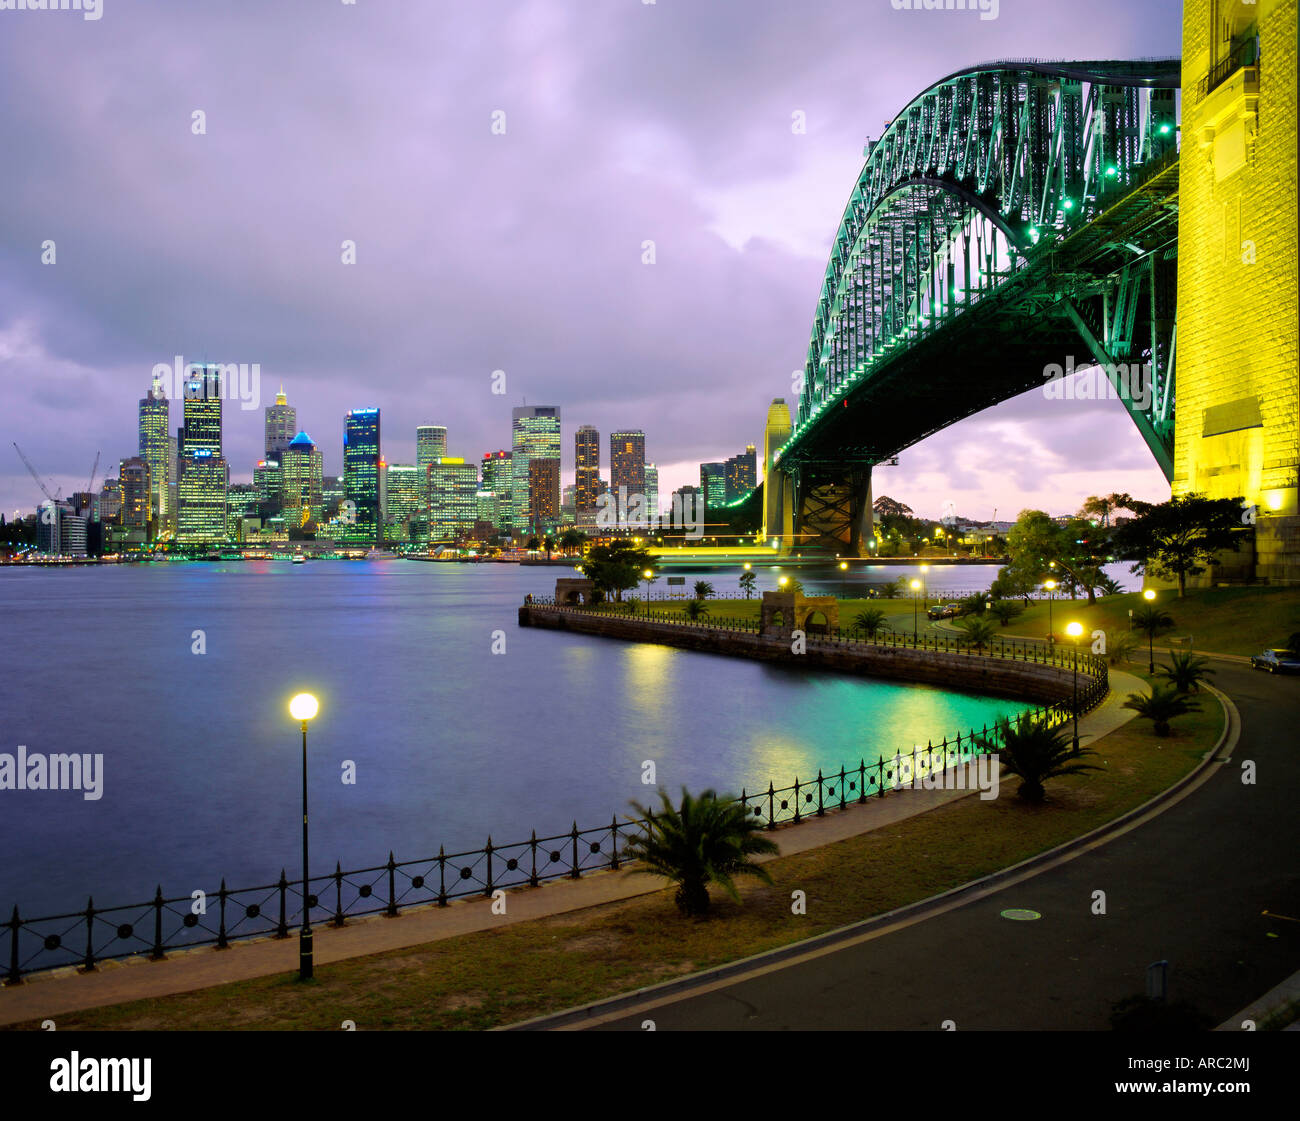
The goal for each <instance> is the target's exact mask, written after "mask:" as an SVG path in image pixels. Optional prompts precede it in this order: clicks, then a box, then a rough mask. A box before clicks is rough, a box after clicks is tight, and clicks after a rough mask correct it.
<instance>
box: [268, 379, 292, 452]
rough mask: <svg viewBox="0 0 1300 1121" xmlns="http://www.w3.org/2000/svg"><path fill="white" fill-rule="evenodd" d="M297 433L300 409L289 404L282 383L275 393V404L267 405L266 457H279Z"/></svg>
mask: <svg viewBox="0 0 1300 1121" xmlns="http://www.w3.org/2000/svg"><path fill="white" fill-rule="evenodd" d="M297 433H298V410H297V409H295V408H294V407H293V406H292V405H290V404H289V399H288V398H287V397H286V396H285V395H284V386H283V385H282V386H280V392H279V393H277V394H276V395H275V404H274V405H267V406H266V429H265V436H266V458H267V459H279V458H280V453H281V452H282V451H284V449H285V448H287V447H288V446H289V442H290V441H291V440H292V439H293V438H294V436H295V435H297Z"/></svg>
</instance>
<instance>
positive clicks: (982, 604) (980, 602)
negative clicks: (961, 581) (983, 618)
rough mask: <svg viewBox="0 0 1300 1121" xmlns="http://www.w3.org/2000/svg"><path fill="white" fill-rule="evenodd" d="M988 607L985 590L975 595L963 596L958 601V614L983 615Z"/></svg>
mask: <svg viewBox="0 0 1300 1121" xmlns="http://www.w3.org/2000/svg"><path fill="white" fill-rule="evenodd" d="M987 607H988V596H986V595H985V594H984V593H983V592H975V593H974V594H973V595H969V596H963V597H962V598H961V599H959V600H958V601H957V614H958V615H983V614H984V611H985V608H987Z"/></svg>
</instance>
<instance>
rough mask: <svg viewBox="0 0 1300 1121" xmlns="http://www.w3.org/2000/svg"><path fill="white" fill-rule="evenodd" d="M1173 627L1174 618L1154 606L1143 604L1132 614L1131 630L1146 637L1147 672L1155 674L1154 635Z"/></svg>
mask: <svg viewBox="0 0 1300 1121" xmlns="http://www.w3.org/2000/svg"><path fill="white" fill-rule="evenodd" d="M1173 625H1174V617H1173V616H1172V615H1170V614H1169V612H1168V611H1162V610H1161V609H1160V608H1158V607H1156V606H1155V604H1152V603H1147V604H1143V605H1142V606H1141V607H1139V608H1138V609H1137V610H1136V611H1134V612H1133V628H1134V630H1139V631H1141V632H1142V633H1143V634H1144V635H1146V636H1147V664H1148V667H1149V669H1148V672H1150V673H1155V672H1156V659H1155V645H1154V644H1155V640H1156V635H1158V634H1159V633H1160V632H1161V631H1166V630H1168V629H1169V628H1170V627H1172V626H1173Z"/></svg>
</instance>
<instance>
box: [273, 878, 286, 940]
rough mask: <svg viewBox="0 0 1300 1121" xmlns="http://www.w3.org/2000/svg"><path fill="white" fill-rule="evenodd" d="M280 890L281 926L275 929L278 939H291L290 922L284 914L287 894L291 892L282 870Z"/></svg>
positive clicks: (278, 885)
mask: <svg viewBox="0 0 1300 1121" xmlns="http://www.w3.org/2000/svg"><path fill="white" fill-rule="evenodd" d="M276 886H277V887H278V888H279V889H280V925H279V926H277V927H276V928H275V936H276V937H277V938H288V937H289V920H288V918H287V917H286V916H285V913H284V905H285V898H284V897H285V894H286V893H287V892H288V890H289V881H288V880H286V879H285V878H284V869H283V868H281V869H280V882H279V883H278V884H277V885H276Z"/></svg>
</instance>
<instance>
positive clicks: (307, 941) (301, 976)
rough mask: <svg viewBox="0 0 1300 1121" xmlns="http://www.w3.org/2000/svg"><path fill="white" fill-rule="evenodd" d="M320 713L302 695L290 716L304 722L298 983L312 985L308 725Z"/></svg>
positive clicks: (310, 698) (313, 701)
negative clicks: (308, 847) (302, 982)
mask: <svg viewBox="0 0 1300 1121" xmlns="http://www.w3.org/2000/svg"><path fill="white" fill-rule="evenodd" d="M319 711H320V705H319V704H318V703H317V701H316V698H315V697H313V696H312V695H311V694H310V693H299V694H298V695H297V696H296V697H294V698H293V700H291V701H290V702H289V715H290V716H292V717H293V718H294V719H295V720H300V721H302V931H301V932H300V933H299V935H298V980H300V981H310V980H311V974H312V937H311V879H310V877H309V876H308V874H307V721H308V720H310V719H312V717H314V716H315V715H316V713H317V712H319Z"/></svg>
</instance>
